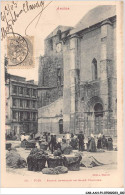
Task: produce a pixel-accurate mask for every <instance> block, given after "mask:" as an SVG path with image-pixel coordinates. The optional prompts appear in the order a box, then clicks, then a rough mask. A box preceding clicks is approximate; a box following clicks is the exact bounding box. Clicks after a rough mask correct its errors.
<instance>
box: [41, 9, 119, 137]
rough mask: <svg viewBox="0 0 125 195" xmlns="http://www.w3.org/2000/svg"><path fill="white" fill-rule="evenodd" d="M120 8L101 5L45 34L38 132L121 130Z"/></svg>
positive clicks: (115, 131)
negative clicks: (119, 123) (119, 78)
mask: <svg viewBox="0 0 125 195" xmlns="http://www.w3.org/2000/svg"><path fill="white" fill-rule="evenodd" d="M116 22H117V18H116V7H115V6H114V5H104V6H98V7H95V8H94V9H92V10H90V11H89V12H88V13H87V14H86V15H85V16H84V17H83V18H82V19H81V20H80V21H79V22H78V24H77V25H76V26H75V27H68V26H58V27H57V28H56V29H55V30H54V31H53V32H52V33H51V34H49V35H48V36H47V38H46V39H45V53H44V56H41V57H40V62H39V81H38V97H39V100H38V131H39V132H45V131H48V132H54V133H56V134H60V133H65V132H70V133H71V132H72V133H78V132H79V131H81V130H82V131H83V132H84V134H85V135H86V136H88V135H90V134H91V133H93V134H99V133H103V134H105V135H113V136H116V135H117V129H116V127H117V74H116V73H117V70H116V67H117V65H116Z"/></svg>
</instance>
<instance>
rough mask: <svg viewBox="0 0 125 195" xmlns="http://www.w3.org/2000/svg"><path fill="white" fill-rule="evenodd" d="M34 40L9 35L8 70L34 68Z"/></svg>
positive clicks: (16, 34)
mask: <svg viewBox="0 0 125 195" xmlns="http://www.w3.org/2000/svg"><path fill="white" fill-rule="evenodd" d="M33 42H34V38H33V36H25V37H23V36H21V35H20V34H18V33H9V34H8V37H7V59H8V68H23V69H24V68H33V67H34V44H33Z"/></svg>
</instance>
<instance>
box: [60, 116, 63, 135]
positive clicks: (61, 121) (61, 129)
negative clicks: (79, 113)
mask: <svg viewBox="0 0 125 195" xmlns="http://www.w3.org/2000/svg"><path fill="white" fill-rule="evenodd" d="M59 133H60V134H62V133H63V119H60V120H59Z"/></svg>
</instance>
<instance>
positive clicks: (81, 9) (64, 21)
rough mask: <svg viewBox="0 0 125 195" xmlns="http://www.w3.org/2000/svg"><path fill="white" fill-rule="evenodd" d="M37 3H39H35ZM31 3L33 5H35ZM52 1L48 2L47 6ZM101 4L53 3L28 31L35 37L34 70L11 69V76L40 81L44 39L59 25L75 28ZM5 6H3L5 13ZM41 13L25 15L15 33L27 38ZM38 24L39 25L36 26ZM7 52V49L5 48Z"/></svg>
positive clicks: (78, 2)
mask: <svg viewBox="0 0 125 195" xmlns="http://www.w3.org/2000/svg"><path fill="white" fill-rule="evenodd" d="M24 2H25V1H22V2H21V1H20V2H18V9H20V8H21V7H22V4H23V3H24ZM35 2H37V1H35ZM35 2H33V1H30V4H31V3H35ZM49 2H50V1H46V4H45V5H47V4H48V3H49ZM98 5H99V2H90V1H89V2H86V3H85V2H83V1H53V2H52V3H50V4H49V6H48V7H47V8H46V9H45V10H44V11H43V12H42V15H41V17H40V19H39V22H38V23H37V21H38V20H37V19H36V20H34V21H33V22H32V24H31V25H30V26H29V28H28V29H27V34H28V36H33V37H34V45H33V46H34V63H35V65H34V68H31V69H9V70H8V72H9V73H10V74H14V75H18V76H23V77H26V79H27V80H30V79H33V80H35V81H38V66H39V56H40V55H42V56H43V55H44V39H45V38H46V37H47V36H48V35H49V34H50V33H51V32H52V31H53V30H54V29H55V28H56V27H57V26H59V25H64V26H72V27H74V26H75V25H76V24H77V23H78V22H79V21H80V19H81V18H82V17H83V16H84V15H85V14H86V13H87V12H88V11H89V10H90V9H93V8H94V7H96V6H98ZM57 8H69V9H68V10H67V9H66V10H59V9H57ZM4 9H5V4H3V5H2V10H3V11H4ZM40 11H41V8H37V9H35V10H32V11H29V12H28V13H23V14H21V15H20V17H19V18H18V19H17V21H16V22H15V24H14V26H13V28H14V32H16V33H19V34H21V35H22V36H25V29H26V27H27V25H28V24H29V23H30V22H31V20H32V19H33V18H34V17H35V16H36V15H37V14H38V13H39V12H40ZM36 23H37V25H36ZM4 50H5V48H4Z"/></svg>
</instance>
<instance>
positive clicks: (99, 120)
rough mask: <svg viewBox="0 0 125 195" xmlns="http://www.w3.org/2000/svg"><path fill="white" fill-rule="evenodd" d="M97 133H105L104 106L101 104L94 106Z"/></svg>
mask: <svg viewBox="0 0 125 195" xmlns="http://www.w3.org/2000/svg"><path fill="white" fill-rule="evenodd" d="M94 115H95V133H96V134H99V133H103V106H102V104H101V103H96V104H95V105H94Z"/></svg>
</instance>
